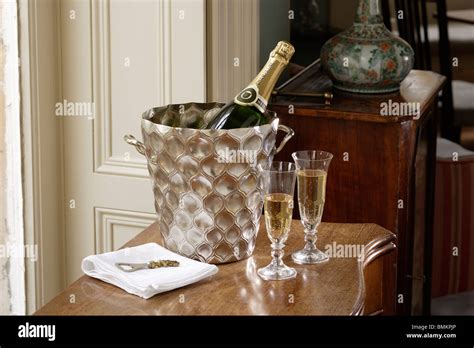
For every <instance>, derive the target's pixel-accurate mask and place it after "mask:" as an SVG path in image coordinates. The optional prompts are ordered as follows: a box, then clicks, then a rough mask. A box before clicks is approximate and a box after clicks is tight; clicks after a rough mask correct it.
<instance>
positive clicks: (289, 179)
mask: <svg viewBox="0 0 474 348" xmlns="http://www.w3.org/2000/svg"><path fill="white" fill-rule="evenodd" d="M261 176H262V182H263V191H264V198H263V199H264V209H265V213H264V216H265V228H266V230H267V234H268V238H269V239H270V241H271V242H272V244H271V246H272V261H271V262H270V264H269V265H268V266H266V267H263V268H260V269H259V270H258V271H257V273H258V275H259V276H260V277H262V278H263V279H265V280H282V279H290V278H294V277H296V270H295V269H294V268H291V267H288V266H287V265H285V264H284V262H283V259H282V258H283V255H284V252H283V248H284V246H285V242H286V240H287V239H288V234H289V233H290V228H291V217H292V215H293V193H294V188H295V181H296V166H295V165H294V164H293V163H289V162H273V163H272V164H271V165H270V168H269V169H261Z"/></svg>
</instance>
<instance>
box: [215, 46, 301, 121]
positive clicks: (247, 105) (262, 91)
mask: <svg viewBox="0 0 474 348" xmlns="http://www.w3.org/2000/svg"><path fill="white" fill-rule="evenodd" d="M293 53H295V48H294V47H293V46H292V45H291V44H290V43H288V42H286V41H280V42H278V44H277V46H276V47H275V49H274V50H273V51H272V52H271V53H270V58H269V59H268V61H267V63H266V64H265V66H264V67H263V69H262V70H261V71H260V72H259V73H258V75H257V76H256V77H255V79H254V80H253V81H252V82H250V84H249V85H248V86H247V87H245V88H244V89H243V90H242V91H241V92H240V93H239V94H237V95H236V96H235V98H234V100H232V101H231V102H229V103H227V104H226V105H225V106H224V107H223V108H222V109H221V110H220V111H219V113H218V114H217V115H216V117H215V118H214V119H213V120H212V121H211V122H209V124H208V125H207V128H210V129H231V128H247V127H255V126H260V125H263V124H267V123H269V121H270V120H268V119H267V117H266V116H265V110H266V108H267V104H268V99H269V98H270V96H271V94H272V91H273V87H275V84H276V82H277V80H278V78H279V77H280V75H281V73H282V72H283V70H284V69H285V67H286V66H287V65H288V63H289V61H290V59H291V57H292V56H293Z"/></svg>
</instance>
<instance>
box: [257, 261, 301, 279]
mask: <svg viewBox="0 0 474 348" xmlns="http://www.w3.org/2000/svg"><path fill="white" fill-rule="evenodd" d="M257 273H258V275H259V276H260V277H261V278H263V279H265V280H284V279H291V278H295V277H296V274H297V272H296V270H295V269H294V268H291V267H288V266H287V265H284V264H283V265H280V266H279V267H277V266H275V265H274V264H273V263H270V264H269V265H268V266H266V267H263V268H259V269H258V271H257Z"/></svg>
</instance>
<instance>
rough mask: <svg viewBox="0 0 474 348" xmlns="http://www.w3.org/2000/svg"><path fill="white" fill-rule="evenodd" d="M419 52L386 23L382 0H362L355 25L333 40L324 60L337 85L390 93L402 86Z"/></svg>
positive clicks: (326, 45)
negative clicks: (381, 9)
mask: <svg viewBox="0 0 474 348" xmlns="http://www.w3.org/2000/svg"><path fill="white" fill-rule="evenodd" d="M414 56H415V53H414V52H413V49H412V48H411V46H410V45H409V44H408V43H407V42H406V41H404V40H403V39H401V38H399V37H397V36H395V35H393V34H392V33H391V32H390V31H389V30H388V29H387V28H386V27H385V25H384V24H383V19H382V16H381V14H380V3H379V0H360V1H359V7H358V9H357V15H356V19H355V22H354V24H353V25H352V27H350V28H349V29H347V30H346V31H344V32H342V33H340V34H338V35H336V36H334V37H332V38H331V39H329V40H328V41H327V42H326V43H325V44H324V46H323V47H322V49H321V62H322V65H323V67H324V69H325V71H326V72H327V73H328V75H329V77H330V78H331V80H332V82H333V85H334V87H336V88H338V89H341V90H344V91H348V92H355V93H386V92H394V91H397V90H398V89H399V88H400V82H402V80H403V79H404V78H405V77H406V76H407V75H408V73H409V72H410V70H411V69H412V67H413V60H414Z"/></svg>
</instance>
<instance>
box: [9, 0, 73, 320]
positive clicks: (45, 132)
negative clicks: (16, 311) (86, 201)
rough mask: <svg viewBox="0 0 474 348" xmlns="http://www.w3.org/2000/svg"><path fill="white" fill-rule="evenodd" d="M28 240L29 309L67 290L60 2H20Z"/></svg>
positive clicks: (24, 174) (24, 172)
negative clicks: (59, 114) (31, 252)
mask: <svg viewBox="0 0 474 348" xmlns="http://www.w3.org/2000/svg"><path fill="white" fill-rule="evenodd" d="M18 10H19V22H20V25H19V32H20V40H19V41H20V42H19V47H20V62H21V64H20V81H21V92H20V94H21V113H20V115H21V116H20V117H21V123H22V135H23V137H22V152H23V162H22V167H23V195H24V202H23V213H24V215H23V216H24V240H25V243H26V244H29V245H37V246H38V258H37V261H36V262H34V263H31V262H27V263H26V267H25V284H26V313H27V314H31V313H33V312H34V311H35V310H36V309H37V308H39V307H40V306H42V305H43V304H44V303H45V302H46V301H48V300H49V299H51V298H52V297H53V296H54V295H56V294H57V293H58V292H59V291H60V290H62V289H63V288H64V273H63V265H64V262H63V261H64V255H63V250H64V248H63V247H62V246H63V245H64V239H63V233H62V231H63V211H64V204H63V203H64V202H63V195H62V187H63V185H62V182H63V181H62V175H61V172H62V146H61V144H62V132H61V122H62V121H61V120H57V119H56V118H55V117H50V116H51V115H54V105H55V103H56V102H57V101H58V100H59V98H58V96H59V88H60V86H59V81H60V79H59V74H60V71H59V70H58V68H57V67H58V66H59V65H58V64H57V63H58V60H59V47H58V30H56V29H57V28H58V26H57V20H58V10H59V2H58V1H57V0H46V1H44V0H42V1H40V0H18ZM37 42H41V45H37Z"/></svg>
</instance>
